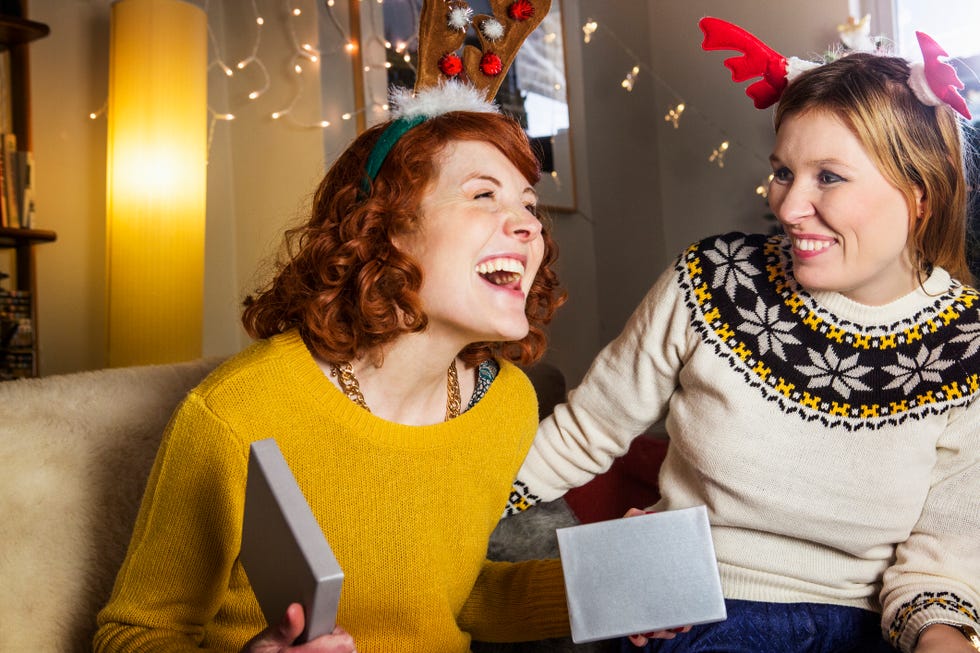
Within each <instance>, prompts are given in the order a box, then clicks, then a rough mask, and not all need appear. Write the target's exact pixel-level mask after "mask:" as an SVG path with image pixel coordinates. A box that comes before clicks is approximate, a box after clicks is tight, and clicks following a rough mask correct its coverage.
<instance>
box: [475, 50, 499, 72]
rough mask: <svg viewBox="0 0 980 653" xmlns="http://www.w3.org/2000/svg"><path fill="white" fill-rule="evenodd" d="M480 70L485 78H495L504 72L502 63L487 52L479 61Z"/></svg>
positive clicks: (495, 56) (491, 53)
mask: <svg viewBox="0 0 980 653" xmlns="http://www.w3.org/2000/svg"><path fill="white" fill-rule="evenodd" d="M480 70H482V71H483V74H484V75H486V76H487V77H496V76H497V75H499V74H500V73H501V72H503V70H504V62H503V61H501V60H500V57H498V56H497V55H495V54H494V53H493V52H488V53H486V54H485V55H483V59H480Z"/></svg>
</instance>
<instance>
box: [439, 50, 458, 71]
mask: <svg viewBox="0 0 980 653" xmlns="http://www.w3.org/2000/svg"><path fill="white" fill-rule="evenodd" d="M439 70H441V71H442V74H443V75H445V76H446V77H455V76H456V75H458V74H460V73H461V72H463V62H462V61H461V60H460V58H459V57H458V56H457V55H456V54H454V53H452V52H450V53H449V54H447V55H444V56H443V57H442V59H440V60H439Z"/></svg>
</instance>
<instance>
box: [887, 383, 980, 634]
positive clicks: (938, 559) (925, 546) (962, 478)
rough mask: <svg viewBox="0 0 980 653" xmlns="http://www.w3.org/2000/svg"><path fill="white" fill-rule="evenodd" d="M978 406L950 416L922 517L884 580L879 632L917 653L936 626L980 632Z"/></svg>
mask: <svg viewBox="0 0 980 653" xmlns="http://www.w3.org/2000/svg"><path fill="white" fill-rule="evenodd" d="M978 425H980V400H975V401H973V402H972V404H970V405H969V406H967V407H965V408H962V409H957V410H956V411H954V414H951V416H950V420H949V427H948V429H947V430H946V432H945V433H944V434H943V436H942V438H941V439H940V441H939V442H938V445H937V448H936V461H935V466H934V468H933V474H932V481H931V484H930V489H929V493H928V496H927V497H926V500H925V504H924V506H923V509H922V513H921V516H920V517H919V520H918V522H917V523H916V524H915V527H914V528H913V530H912V532H911V534H910V535H909V537H908V539H906V540H905V541H904V542H902V543H901V544H899V545H898V547H897V550H896V557H895V563H894V564H893V565H892V566H891V567H890V568H889V569H888V570H887V571H886V572H885V574H884V584H883V589H882V593H881V598H882V607H883V609H884V611H883V615H882V624H883V628H884V630H885V634H886V636H887V637H888V638H889V640H890V641H891V643H892V644H893V645H895V646H897V647H898V648H900V649H901V650H902V651H907V652H909V651H912V650H913V648H914V646H915V643H916V640H917V639H918V636H919V633H920V632H921V631H922V629H923V628H925V627H926V626H928V625H930V624H933V623H947V624H962V625H968V626H972V627H973V628H975V629H978V630H980V612H978V611H980V544H978V543H980V510H978V508H977V489H978V488H980V431H978Z"/></svg>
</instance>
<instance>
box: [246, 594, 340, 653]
mask: <svg viewBox="0 0 980 653" xmlns="http://www.w3.org/2000/svg"><path fill="white" fill-rule="evenodd" d="M305 625H306V616H305V615H304V614H303V606H301V605H300V604H299V603H291V604H290V605H289V607H288V608H286V614H285V615H283V618H282V621H281V622H279V624H278V625H275V626H269V627H268V628H266V629H265V630H263V631H262V632H261V633H259V634H258V635H256V636H255V637H253V638H252V639H251V640H250V641H249V642H248V644H246V645H245V648H243V649H242V653H283V652H284V651H295V652H296V653H300V652H301V651H303V652H309V653H314V652H316V653H357V652H356V651H355V649H354V638H353V637H351V636H350V635H349V634H348V633H347V631H345V630H344V629H343V628H341V627H339V626H338V627H337V628H334V629H333V632H332V633H330V634H329V635H321V636H320V637H317V638H316V639H311V640H310V641H308V642H306V643H305V644H301V645H299V646H293V645H292V643H293V640H295V639H296V638H297V637H299V634H300V633H302V632H303V627H304V626H305Z"/></svg>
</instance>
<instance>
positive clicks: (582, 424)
mask: <svg viewBox="0 0 980 653" xmlns="http://www.w3.org/2000/svg"><path fill="white" fill-rule="evenodd" d="M677 275H678V271H677V269H676V268H671V269H669V270H667V271H666V272H664V273H663V274H662V275H661V277H660V279H659V280H658V281H657V283H656V284H655V285H654V286H653V288H651V290H650V291H649V292H648V293H647V295H646V297H645V298H644V299H643V301H642V302H641V303H640V305H639V306H638V307H637V309H636V310H635V311H634V313H633V315H632V316H631V317H630V319H629V321H628V322H627V324H626V327H625V328H624V330H623V332H622V333H621V334H620V335H619V336H618V337H617V338H616V339H615V340H614V341H612V342H611V343H610V344H609V345H607V346H606V347H605V349H603V350H602V351H601V352H600V353H599V355H598V356H597V357H596V359H595V361H593V363H592V366H591V368H590V369H589V371H588V373H587V374H586V375H585V378H584V379H583V380H582V383H581V385H579V386H578V387H577V388H575V389H574V390H572V391H571V392H570V393H569V397H568V401H567V403H564V404H560V405H558V406H557V407H556V408H555V411H554V413H552V415H551V416H550V417H547V418H546V419H544V420H543V421H542V422H541V425H540V427H539V428H538V433H537V436H536V437H535V439H534V444H533V445H532V446H531V451H530V452H529V453H528V456H527V458H526V460H525V462H524V465H523V467H522V468H521V470H520V472H519V473H518V483H517V487H518V488H519V490H518V491H517V493H516V495H518V496H520V495H524V496H531V497H533V498H532V499H531V500H529V501H527V502H526V503H528V504H530V503H535V502H536V501H537V500H540V501H552V500H554V499H557V498H558V497H560V496H561V495H563V494H564V493H565V492H566V491H567V490H569V489H571V488H573V487H577V486H580V485H583V484H585V483H586V482H588V481H589V480H590V479H591V478H592V477H594V476H595V475H597V474H601V473H602V472H604V471H606V470H607V469H609V466H610V465H611V464H612V462H613V460H614V459H615V458H617V457H619V456H622V455H623V454H625V453H626V451H627V450H628V449H629V446H630V443H631V442H632V441H633V439H634V438H635V437H636V436H638V435H640V434H641V433H643V432H644V431H646V430H647V429H648V428H649V427H650V426H651V425H652V424H654V423H655V422H657V421H658V420H659V419H661V418H662V417H663V415H664V414H665V412H666V409H667V402H668V401H669V399H670V396H671V394H672V393H673V392H674V390H675V388H676V387H677V379H678V375H679V373H680V370H681V367H682V366H683V364H684V361H685V360H686V358H687V356H688V353H689V350H690V347H691V342H692V341H691V337H692V336H691V330H690V329H689V317H688V316H689V310H688V308H687V307H686V306H685V305H684V298H683V294H682V291H681V289H680V287H679V285H678V283H677ZM524 507H526V505H525V506H524ZM519 510H520V508H518V511H519Z"/></svg>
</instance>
